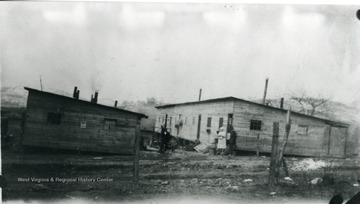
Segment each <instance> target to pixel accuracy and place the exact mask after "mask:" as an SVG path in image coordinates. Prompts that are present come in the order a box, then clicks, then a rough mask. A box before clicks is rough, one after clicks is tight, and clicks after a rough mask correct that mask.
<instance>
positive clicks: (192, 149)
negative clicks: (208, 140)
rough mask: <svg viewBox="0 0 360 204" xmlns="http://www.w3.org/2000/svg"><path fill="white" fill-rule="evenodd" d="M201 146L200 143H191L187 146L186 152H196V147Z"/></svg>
mask: <svg viewBox="0 0 360 204" xmlns="http://www.w3.org/2000/svg"><path fill="white" fill-rule="evenodd" d="M199 144H200V142H199V141H195V142H191V143H190V144H189V145H187V146H185V148H184V150H185V151H195V147H196V146H198V145H199Z"/></svg>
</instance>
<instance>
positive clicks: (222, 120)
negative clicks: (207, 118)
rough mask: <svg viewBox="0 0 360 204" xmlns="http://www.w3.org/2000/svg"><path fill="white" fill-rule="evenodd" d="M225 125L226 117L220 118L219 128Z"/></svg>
mask: <svg viewBox="0 0 360 204" xmlns="http://www.w3.org/2000/svg"><path fill="white" fill-rule="evenodd" d="M223 125H224V118H219V129H220V128H221V127H222V126H223Z"/></svg>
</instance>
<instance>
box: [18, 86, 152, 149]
mask: <svg viewBox="0 0 360 204" xmlns="http://www.w3.org/2000/svg"><path fill="white" fill-rule="evenodd" d="M25 89H26V90H27V91H28V92H29V95H28V99H27V109H26V115H25V123H24V134H23V137H22V145H28V146H37V147H47V148H59V149H72V150H80V151H93V152H108V153H119V154H133V152H134V141H135V137H136V134H140V120H141V118H146V117H147V116H145V115H143V114H140V113H135V112H131V111H126V110H122V109H119V108H116V107H110V106H105V105H101V104H97V95H98V94H97V93H95V97H92V100H91V102H89V101H84V100H80V99H79V92H78V91H77V92H76V90H74V97H73V98H72V97H67V96H62V95H58V94H54V93H49V92H45V91H39V90H35V89H31V88H27V87H25Z"/></svg>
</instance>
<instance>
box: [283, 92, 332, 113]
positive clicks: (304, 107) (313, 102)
mask: <svg viewBox="0 0 360 204" xmlns="http://www.w3.org/2000/svg"><path fill="white" fill-rule="evenodd" d="M289 98H290V100H291V101H293V102H295V103H297V104H298V105H299V107H300V110H298V112H300V113H304V114H307V115H311V116H315V115H321V116H329V114H330V112H331V108H330V106H329V103H330V101H331V99H330V98H329V97H324V96H322V95H321V94H318V95H317V96H316V97H314V96H310V95H309V94H307V93H306V92H305V91H304V90H301V91H297V92H292V93H291V94H290V97H289Z"/></svg>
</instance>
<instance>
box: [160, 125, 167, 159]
mask: <svg viewBox="0 0 360 204" xmlns="http://www.w3.org/2000/svg"><path fill="white" fill-rule="evenodd" d="M165 132H166V130H165V127H164V126H161V132H160V137H161V142H160V147H159V153H163V152H164V147H165V142H166V141H165V140H166V135H165V134H166V133H165Z"/></svg>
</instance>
